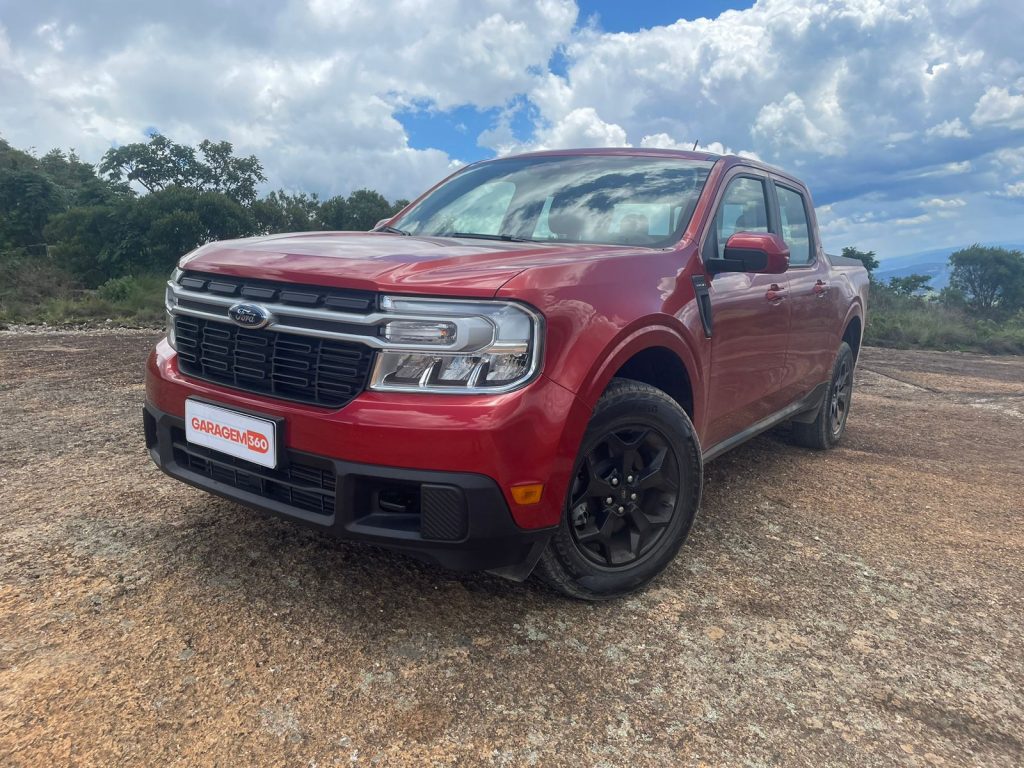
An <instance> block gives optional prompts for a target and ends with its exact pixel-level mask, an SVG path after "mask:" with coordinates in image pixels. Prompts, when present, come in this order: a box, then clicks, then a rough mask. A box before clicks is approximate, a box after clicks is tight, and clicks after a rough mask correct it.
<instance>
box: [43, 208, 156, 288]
mask: <svg viewBox="0 0 1024 768" xmlns="http://www.w3.org/2000/svg"><path fill="white" fill-rule="evenodd" d="M129 210H130V203H128V202H124V203H121V204H120V205H89V206H75V207H74V208H71V209H69V210H67V211H64V212H62V213H59V214H57V215H56V216H53V217H52V218H51V219H50V221H49V223H48V224H47V225H46V229H45V235H46V239H47V241H48V242H50V243H53V245H52V246H51V248H50V251H51V253H52V255H53V260H54V263H55V264H56V265H57V266H58V267H61V268H63V269H65V270H67V271H68V272H69V273H71V274H72V275H74V276H75V278H77V279H78V280H80V281H81V282H82V284H83V285H85V286H87V287H95V286H97V285H100V284H101V283H102V282H104V281H105V280H107V279H109V278H111V277H114V276H116V275H123V274H128V273H130V272H131V271H133V266H134V265H133V264H132V263H131V261H132V257H133V256H134V257H138V256H141V254H137V253H135V252H134V251H132V250H131V247H130V246H129V247H125V244H124V239H125V235H126V230H125V224H126V219H127V215H128V213H129ZM126 253H127V254H130V256H129V258H128V263H125V259H124V254H126Z"/></svg>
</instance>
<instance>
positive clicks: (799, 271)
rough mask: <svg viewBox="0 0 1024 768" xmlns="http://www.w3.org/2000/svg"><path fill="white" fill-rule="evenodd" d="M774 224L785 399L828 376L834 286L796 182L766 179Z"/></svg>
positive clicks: (833, 342) (834, 342)
mask: <svg viewBox="0 0 1024 768" xmlns="http://www.w3.org/2000/svg"><path fill="white" fill-rule="evenodd" d="M772 187H773V190H772V191H773V192H774V194H775V199H776V201H777V204H778V213H779V215H778V219H779V228H780V230H781V231H780V234H781V235H782V239H783V240H784V241H785V242H786V245H788V246H789V271H788V272H787V273H786V277H787V278H788V279H789V303H790V308H791V309H790V312H791V320H790V332H789V344H788V348H787V352H786V369H787V372H786V373H787V376H786V385H785V390H786V399H787V400H788V401H793V400H796V399H797V398H799V397H801V396H803V395H805V394H807V393H808V392H810V391H811V390H812V389H813V388H814V386H815V385H817V384H820V383H821V382H823V381H826V380H828V378H829V376H830V375H831V371H832V364H833V361H834V360H835V354H836V349H837V348H838V346H839V339H838V321H837V319H836V317H835V315H836V303H837V291H836V290H834V289H833V287H832V286H831V285H830V284H829V265H828V261H827V260H826V259H825V258H824V257H823V256H822V255H821V253H820V249H819V243H818V242H816V238H815V236H814V235H815V228H814V226H813V224H814V220H813V209H812V208H811V202H810V200H809V199H808V197H807V194H806V192H805V191H804V190H802V189H801V188H800V187H799V186H797V185H795V184H792V183H789V182H786V181H785V180H782V179H774V180H773V183H772Z"/></svg>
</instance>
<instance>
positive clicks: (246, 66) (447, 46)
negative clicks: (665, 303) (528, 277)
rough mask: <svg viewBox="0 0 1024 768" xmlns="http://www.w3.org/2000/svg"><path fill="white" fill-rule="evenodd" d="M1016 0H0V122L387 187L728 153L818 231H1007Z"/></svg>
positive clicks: (1015, 118) (1021, 118)
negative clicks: (796, 202)
mask: <svg viewBox="0 0 1024 768" xmlns="http://www.w3.org/2000/svg"><path fill="white" fill-rule="evenodd" d="M1022 40H1024V1H1022V0H821V1H820V2H814V1H812V0H806V1H804V2H800V1H798V0H758V2H756V3H751V2H749V1H748V2H738V1H737V2H714V1H713V0H705V1H703V2H689V0H687V2H675V3H669V2H639V3H637V2H634V3H625V2H622V1H621V0H608V1H583V0H581V1H580V2H572V0H535V1H534V2H529V1H528V0H420V1H417V0H373V1H372V2H370V1H369V0H289V1H287V2H286V1H284V0H277V1H270V0H237V1H236V0H176V2H174V3H159V4H157V3H148V2H138V0H90V2H78V0H64V2H55V1H53V0H35V1H34V2H31V3H27V2H22V1H21V0H0V136H3V137H4V138H5V139H7V140H8V141H9V142H11V143H12V144H14V145H15V146H18V147H22V148H28V147H35V148H36V150H37V151H39V152H43V151H45V150H46V149H48V148H50V147H52V146H61V147H74V148H76V149H77V150H78V152H79V154H81V155H82V156H83V158H85V159H87V160H90V161H97V160H98V159H99V158H100V156H102V154H103V152H104V151H105V150H106V149H107V148H108V147H110V146H111V145H116V144H123V143H127V142H132V141H140V140H145V136H146V133H147V131H152V130H154V129H156V130H159V131H161V132H163V133H165V134H166V135H168V136H170V137H171V138H173V139H175V140H177V141H181V142H197V141H199V140H201V139H203V138H207V137H208V138H213V139H222V138H223V139H228V140H229V141H231V142H233V143H234V144H235V145H236V148H237V149H238V150H240V151H241V152H243V153H247V154H248V153H255V154H256V155H258V156H259V157H260V158H261V159H262V161H263V163H264V165H265V167H266V172H267V175H268V176H269V178H270V183H271V185H272V186H273V187H283V188H286V189H291V190H300V189H302V190H309V191H316V192H318V193H320V194H321V195H322V196H327V195H330V194H334V193H339V192H340V193H345V192H349V191H351V190H352V189H355V188H359V187H364V186H366V187H371V188H375V189H378V190H380V191H381V192H383V193H384V194H385V195H387V196H388V197H391V198H396V197H411V196H413V195H415V194H416V193H417V192H419V191H421V190H422V189H423V188H424V187H426V186H427V185H429V184H430V183H432V182H434V181H436V180H437V179H439V178H440V177H442V176H443V175H445V174H446V173H447V172H448V171H449V169H451V168H454V167H457V166H458V165H459V164H460V163H464V162H468V161H472V160H477V159H480V158H484V157H491V156H493V155H494V154H496V153H507V152H515V151H519V150H523V149H528V148H536V147H548V148H554V147H569V146H597V145H606V146H624V145H632V146H657V147H690V146H692V145H693V143H694V141H699V142H700V144H701V145H702V146H704V147H707V148H712V149H715V150H718V151H724V150H728V151H733V152H749V153H752V154H754V155H756V156H757V157H759V158H761V159H763V160H765V161H767V162H769V163H772V164H776V165H779V166H782V167H784V168H787V169H789V170H791V171H793V172H795V173H796V174H797V175H800V176H802V177H803V178H804V179H805V180H806V181H807V182H808V183H809V184H810V186H811V189H812V192H813V193H814V195H815V202H816V204H817V206H818V211H819V217H820V219H821V222H822V224H823V230H824V237H825V242H826V246H827V247H829V248H830V249H838V248H840V247H842V246H844V245H857V246H859V247H862V248H872V249H875V250H877V251H878V252H879V254H880V255H882V256H894V255H899V254H904V253H910V252H914V251H920V250H925V249H929V248H937V247H943V246H949V245H960V244H964V243H969V242H973V241H976V240H978V241H986V242H994V241H1018V242H1019V241H1022V240H1024V55H1022V54H1021V51H1022V50H1024V43H1022Z"/></svg>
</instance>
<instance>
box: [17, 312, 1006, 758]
mask: <svg viewBox="0 0 1024 768" xmlns="http://www.w3.org/2000/svg"><path fill="white" fill-rule="evenodd" d="M154 340H155V334H154V333H153V332H145V331H141V332H140V331H116V332H104V331H98V332H97V331H92V332H85V333H81V332H80V333H68V332H55V331H50V332H40V331H35V332H32V333H24V332H0V419H2V423H3V425H4V428H3V431H2V433H0V434H2V437H0V765H2V766H42V765H97V764H99V765H114V764H130V765H160V766H169V765H245V764H268V765H302V766H332V765H346V766H347V765H388V766H390V765H415V766H428V765H429V766H433V765H438V766H448V765H451V766H454V765H459V766H465V765H487V766H492V765H493V766H521V765H538V766H560V765H566V766H595V767H596V766H620V765H621V766H664V765H670V764H671V765H693V766H698V765H718V764H721V765H730V766H740V765H742V766H767V765H778V764H784V765H813V766H823V765H857V766H865V765H866V766H875V765H877V766H889V765H893V764H905V765H920V766H932V765H936V766H941V765H947V766H950V765H985V766H1001V765H1005V766H1017V765H1020V764H1021V763H1022V761H1024V741H1022V738H1024V640H1022V630H1024V589H1022V587H1024V565H1022V563H1024V558H1022V557H1021V551H1022V543H1024V534H1022V530H1024V529H1022V526H1021V517H1022V512H1024V502H1022V501H1021V500H1022V499H1024V359H1022V358H1019V357H1018V358H1014V357H1002V358H990V357H984V356H979V355H968V354H946V353H930V352H902V351H894V350H880V349H866V350H864V353H863V359H862V361H861V367H860V369H859V371H858V382H857V384H858V390H857V394H856V396H855V400H854V406H853V413H852V416H851V418H850V422H849V427H848V433H847V436H846V438H845V440H844V441H843V443H842V445H841V446H840V447H839V448H838V449H836V450H834V451H831V452H829V453H824V454H819V453H813V452H809V451H805V450H801V449H798V448H796V447H793V446H791V445H789V444H788V443H787V442H786V440H785V437H786V436H785V433H784V431H777V432H775V433H772V434H770V435H766V436H762V437H760V438H758V439H756V440H754V441H753V442H751V443H749V444H747V445H746V446H744V447H742V448H740V449H738V450H736V451H734V452H732V453H730V454H727V455H725V456H723V457H722V458H720V459H718V460H716V461H715V462H713V463H711V464H710V465H709V466H708V468H707V473H706V491H705V498H704V504H703V508H702V511H701V513H700V515H699V517H698V521H697V523H696V525H695V527H694V530H693V533H692V535H691V537H690V540H689V542H688V543H687V545H686V546H685V547H684V548H683V551H682V553H681V555H680V557H679V558H677V560H676V561H675V562H674V563H673V564H672V566H671V567H670V568H669V569H668V571H667V572H666V573H665V574H664V575H663V576H662V577H661V578H660V579H659V580H658V581H656V582H655V584H654V585H653V586H652V587H651V588H650V589H649V590H647V591H646V592H643V593H641V594H638V595H636V596H633V597H630V598H628V599H625V600H621V601H618V602H614V603H611V604H602V605H589V604H584V603H577V602H572V601H567V600H565V599H563V598H560V597H558V596H556V595H554V594H552V593H550V592H549V591H547V590H545V589H544V588H542V587H541V586H538V585H536V584H533V583H527V584H525V585H517V584H512V583H509V582H504V581H501V580H498V579H495V578H492V577H489V576H486V575H476V574H470V575H460V574H452V573H449V572H446V571H443V570H440V569H438V568H434V567H431V566H427V565H422V564H419V563H417V562H415V561H412V560H409V559H406V558H404V557H401V556H399V555H395V554H390V553H387V552H384V551H380V550H375V549H371V548H368V547H364V546H357V545H352V544H346V543H342V542H337V541H332V540H329V539H326V538H324V537H322V536H320V535H319V534H317V533H315V532H312V531H308V530H305V529H302V528H299V527H297V526H294V525H291V524H289V523H287V522H284V521H279V520H274V519H269V518H264V517H261V516H258V515H256V514H254V513H251V512H249V511H247V510H245V509H242V508H240V507H238V506H236V505H233V504H231V503H228V502H226V501H223V500H219V499H216V498H214V497H212V496H208V495H206V494H204V493H201V492H199V491H196V490H194V489H190V488H188V487H186V486H184V485H181V484H179V483H176V482H175V481H172V480H171V479H169V478H167V477H165V476H163V475H162V474H160V473H159V472H158V471H157V470H156V469H155V468H154V467H152V466H151V465H150V463H149V460H148V457H147V456H146V454H145V451H144V449H143V446H142V434H141V404H142V400H143V397H144V390H143V385H142V368H143V361H144V359H145V355H146V353H147V350H148V348H149V347H150V346H151V344H152V343H153V341H154Z"/></svg>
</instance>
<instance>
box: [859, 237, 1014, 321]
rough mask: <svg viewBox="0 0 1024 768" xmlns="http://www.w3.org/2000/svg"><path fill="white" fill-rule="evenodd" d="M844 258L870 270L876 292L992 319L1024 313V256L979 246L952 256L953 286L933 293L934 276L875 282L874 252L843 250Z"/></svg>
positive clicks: (1009, 251) (912, 275)
mask: <svg viewBox="0 0 1024 768" xmlns="http://www.w3.org/2000/svg"><path fill="white" fill-rule="evenodd" d="M843 256H845V257H846V258H851V259H857V260H858V261H860V262H861V263H862V264H864V266H865V268H866V269H867V270H868V275H869V276H870V277H871V284H872V291H873V292H879V291H882V292H888V293H890V294H892V296H894V297H897V298H915V299H919V300H922V301H923V300H925V299H928V300H930V301H934V302H937V303H939V304H941V305H943V306H946V307H950V308H954V309H967V310H971V311H973V312H975V313H977V314H978V315H980V316H982V317H984V318H986V319H989V320H1005V319H1007V318H1010V317H1012V316H1013V315H1014V314H1016V313H1018V312H1021V311H1024V253H1021V252H1020V251H1017V250H1010V249H1008V248H998V247H992V246H984V245H979V244H977V243H975V244H974V245H972V246H970V247H968V248H961V249H960V250H958V251H955V252H954V253H952V254H950V256H949V268H950V273H949V285H947V286H946V287H945V288H943V289H942V290H941V291H938V292H937V293H933V292H932V287H931V280H932V278H931V276H930V275H920V274H911V275H906V276H904V277H892V278H889V281H888V282H887V283H881V282H880V281H878V280H876V279H875V276H874V270H875V269H877V268H878V266H879V262H878V258H877V257H876V254H875V252H874V251H860V250H858V249H857V248H854V247H852V246H849V247H846V248H843Z"/></svg>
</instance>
